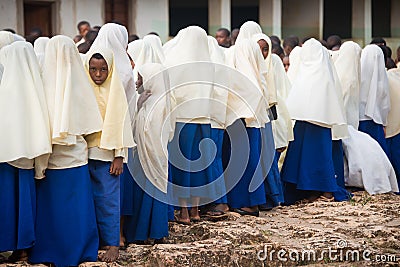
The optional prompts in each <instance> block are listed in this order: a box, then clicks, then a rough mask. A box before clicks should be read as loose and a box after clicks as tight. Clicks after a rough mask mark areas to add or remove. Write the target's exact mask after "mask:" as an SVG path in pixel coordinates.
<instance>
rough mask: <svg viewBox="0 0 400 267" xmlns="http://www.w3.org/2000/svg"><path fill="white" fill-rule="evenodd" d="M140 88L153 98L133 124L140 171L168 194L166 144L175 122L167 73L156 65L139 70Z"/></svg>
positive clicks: (146, 65)
mask: <svg viewBox="0 0 400 267" xmlns="http://www.w3.org/2000/svg"><path fill="white" fill-rule="evenodd" d="M138 71H139V73H140V75H141V76H142V77H143V87H144V89H145V90H150V91H151V93H152V95H151V96H150V97H149V98H148V99H147V100H146V102H144V103H143V106H142V108H141V109H140V110H139V111H138V114H137V116H136V121H135V129H134V130H135V141H136V143H137V144H138V145H137V151H138V155H139V160H140V164H141V166H142V168H143V171H144V173H145V175H146V177H147V179H149V180H150V181H151V182H152V183H153V185H155V186H156V187H157V188H158V189H160V190H161V191H162V192H164V193H166V192H167V182H168V151H167V144H168V141H169V140H171V139H172V138H171V137H172V135H173V132H174V126H173V125H174V120H173V118H171V117H170V115H171V105H170V101H169V99H170V96H169V95H168V91H169V89H170V88H169V78H168V73H167V70H165V68H164V67H163V66H162V65H161V64H157V63H147V64H144V65H142V66H141V67H139V70H138Z"/></svg>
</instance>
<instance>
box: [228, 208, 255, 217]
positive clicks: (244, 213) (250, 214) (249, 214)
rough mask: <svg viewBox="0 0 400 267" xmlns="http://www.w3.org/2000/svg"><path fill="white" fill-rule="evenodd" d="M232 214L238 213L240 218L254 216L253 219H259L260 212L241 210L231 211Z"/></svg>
mask: <svg viewBox="0 0 400 267" xmlns="http://www.w3.org/2000/svg"><path fill="white" fill-rule="evenodd" d="M232 211H233V212H236V213H239V214H240V215H242V216H245V215H248V216H254V217H260V212H259V211H258V210H257V211H245V210H242V209H233V210H232Z"/></svg>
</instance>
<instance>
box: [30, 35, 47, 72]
mask: <svg viewBox="0 0 400 267" xmlns="http://www.w3.org/2000/svg"><path fill="white" fill-rule="evenodd" d="M49 40H50V38H49V37H39V38H37V39H36V40H35V42H34V43H33V49H34V50H35V54H36V56H37V58H38V61H39V66H40V68H41V69H42V68H43V61H44V52H45V50H46V45H47V43H48V42H49Z"/></svg>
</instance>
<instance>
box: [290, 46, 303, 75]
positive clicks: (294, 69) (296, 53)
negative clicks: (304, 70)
mask: <svg viewBox="0 0 400 267" xmlns="http://www.w3.org/2000/svg"><path fill="white" fill-rule="evenodd" d="M300 56H301V46H296V47H295V48H293V50H292V52H290V55H289V62H290V66H289V69H288V71H287V76H288V78H289V81H290V82H291V83H293V82H294V80H295V79H296V77H297V73H298V71H299V66H300V61H301V60H300Z"/></svg>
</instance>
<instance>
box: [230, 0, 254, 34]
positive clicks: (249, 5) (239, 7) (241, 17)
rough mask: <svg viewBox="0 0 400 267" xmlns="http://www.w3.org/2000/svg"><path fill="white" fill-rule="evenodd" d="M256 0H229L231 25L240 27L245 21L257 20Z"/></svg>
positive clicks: (233, 27)
mask: <svg viewBox="0 0 400 267" xmlns="http://www.w3.org/2000/svg"><path fill="white" fill-rule="evenodd" d="M258 2H259V1H258V0H231V27H232V29H235V28H240V26H242V24H243V23H245V22H246V21H249V20H252V21H255V22H257V23H258V21H259V4H258Z"/></svg>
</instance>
